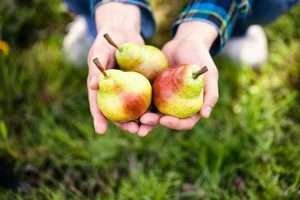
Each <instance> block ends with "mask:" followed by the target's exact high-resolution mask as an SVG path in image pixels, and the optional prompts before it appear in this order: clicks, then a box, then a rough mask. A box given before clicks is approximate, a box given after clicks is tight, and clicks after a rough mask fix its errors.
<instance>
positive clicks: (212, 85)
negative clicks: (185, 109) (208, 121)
mask: <svg viewBox="0 0 300 200" xmlns="http://www.w3.org/2000/svg"><path fill="white" fill-rule="evenodd" d="M204 81H205V87H204V103H203V106H202V109H201V111H200V114H201V116H203V117H204V118H209V116H210V114H211V111H212V109H213V107H214V106H215V105H216V103H217V101H218V99H219V89H218V72H217V70H209V71H208V72H207V74H206V75H205V77H204Z"/></svg>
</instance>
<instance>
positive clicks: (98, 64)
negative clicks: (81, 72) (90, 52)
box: [93, 58, 108, 77]
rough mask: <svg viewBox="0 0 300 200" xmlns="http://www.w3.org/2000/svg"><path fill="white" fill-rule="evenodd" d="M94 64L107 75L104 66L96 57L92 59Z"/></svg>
mask: <svg viewBox="0 0 300 200" xmlns="http://www.w3.org/2000/svg"><path fill="white" fill-rule="evenodd" d="M93 62H94V64H95V65H96V67H97V68H98V69H99V70H100V71H101V73H102V74H103V75H104V76H105V77H107V76H108V75H107V73H106V72H105V67H103V65H102V64H101V62H100V61H99V59H98V58H94V59H93Z"/></svg>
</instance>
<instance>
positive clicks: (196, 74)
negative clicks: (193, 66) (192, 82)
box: [193, 66, 208, 79]
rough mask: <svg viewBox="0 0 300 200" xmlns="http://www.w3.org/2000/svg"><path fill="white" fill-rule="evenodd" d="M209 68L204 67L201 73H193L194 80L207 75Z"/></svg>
mask: <svg viewBox="0 0 300 200" xmlns="http://www.w3.org/2000/svg"><path fill="white" fill-rule="evenodd" d="M207 71H208V68H207V67H206V66H204V67H202V68H201V69H200V70H199V71H197V72H195V73H193V79H197V78H198V77H199V76H200V75H202V74H204V73H206V72H207Z"/></svg>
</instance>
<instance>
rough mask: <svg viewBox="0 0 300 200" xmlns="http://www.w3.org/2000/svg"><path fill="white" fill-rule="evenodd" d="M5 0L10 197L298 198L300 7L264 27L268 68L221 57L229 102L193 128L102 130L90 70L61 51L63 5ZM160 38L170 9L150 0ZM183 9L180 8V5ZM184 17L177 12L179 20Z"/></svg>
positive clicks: (2, 133)
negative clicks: (94, 112)
mask: <svg viewBox="0 0 300 200" xmlns="http://www.w3.org/2000/svg"><path fill="white" fill-rule="evenodd" d="M29 2H30V4H29V3H28V2H27V3H24V1H21V0H14V1H10V0H4V1H3V0H2V1H1V2H0V13H1V14H0V38H2V39H3V40H5V41H6V42H7V43H8V44H9V45H10V52H9V54H8V55H3V54H1V55H0V106H1V109H0V199H1V200H2V199H3V200H4V199H5V200H6V199H29V200H31V199H38V200H40V199H45V200H50V199H51V200H52V199H53V200H60V199H75V200H76V199H104V200H106V199H107V200H112V199H120V200H127V199H128V200H129V199H133V200H140V199H141V200H150V199H151V200H152V199H153V200H164V199H172V200H173V199H174V200H176V199H180V200H186V199H300V170H299V169H300V105H299V103H300V21H299V19H300V7H299V6H298V7H297V8H295V9H293V10H292V12H290V13H289V14H286V15H284V16H282V17H281V18H280V19H279V20H278V21H277V22H276V23H274V24H272V25H270V26H268V27H267V28H266V30H267V33H268V37H269V42H270V44H269V49H270V58H269V61H268V63H266V64H265V65H264V66H263V67H262V69H261V70H260V71H254V70H252V69H249V68H247V67H241V66H238V65H237V64H235V63H233V62H231V61H229V60H226V59H224V58H216V62H217V65H218V66H219V70H220V83H219V85H220V91H221V96H220V100H219V103H218V105H217V107H216V109H215V110H214V113H213V115H212V117H211V119H208V120H202V121H201V122H200V123H199V124H198V125H197V127H196V128H194V130H192V131H189V132H185V133H183V132H174V131H171V130H167V129H165V128H161V127H160V128H157V129H156V130H154V131H153V133H152V134H151V135H150V136H148V137H146V138H142V139H141V138H138V137H137V136H133V135H129V134H124V133H123V132H122V131H120V130H119V129H117V128H116V127H114V126H113V125H111V127H110V129H109V131H108V133H107V135H105V136H97V135H95V134H94V132H93V128H92V123H91V118H90V114H89V111H88V102H87V94H86V85H85V83H86V75H87V68H86V67H83V68H80V69H76V68H74V67H72V66H71V65H69V64H68V63H67V62H66V61H65V60H64V59H63V55H62V52H61V42H62V38H63V36H64V30H65V26H66V24H67V23H68V22H70V21H71V17H70V15H69V14H68V13H67V12H66V10H65V9H64V8H63V7H62V5H61V3H60V1H59V0H54V1H51V3H49V2H47V1H43V0H30V1H29ZM152 3H153V6H154V7H157V6H159V9H158V10H157V12H156V16H157V20H158V24H159V27H160V28H161V29H159V33H160V34H161V35H158V36H157V37H156V38H155V39H153V41H155V42H154V43H155V44H161V43H162V41H165V40H166V39H167V38H168V35H167V32H166V31H167V29H165V28H163V27H166V25H167V24H168V23H169V22H166V21H164V20H165V19H171V17H170V18H169V17H167V18H166V17H163V16H165V15H167V16H169V15H168V14H166V13H168V12H169V11H170V10H171V7H169V6H170V5H168V6H166V5H164V6H163V5H161V4H159V3H162V1H152ZM174 6H176V5H174ZM173 15H174V13H173V14H172V16H173Z"/></svg>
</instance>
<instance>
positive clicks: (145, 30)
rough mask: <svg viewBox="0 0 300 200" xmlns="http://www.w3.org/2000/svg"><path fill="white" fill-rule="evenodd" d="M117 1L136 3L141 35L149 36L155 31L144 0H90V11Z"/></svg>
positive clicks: (147, 4)
mask: <svg viewBox="0 0 300 200" xmlns="http://www.w3.org/2000/svg"><path fill="white" fill-rule="evenodd" d="M110 2H119V3H125V4H132V5H136V6H138V7H139V8H140V10H141V32H142V35H143V37H145V38H150V37H151V36H152V35H153V34H154V32H155V20H154V17H153V15H152V11H151V8H150V6H149V3H148V2H147V1H146V0H102V1H101V0H91V12H92V14H93V15H94V12H95V9H96V8H97V7H98V6H100V5H102V4H105V3H110Z"/></svg>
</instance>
